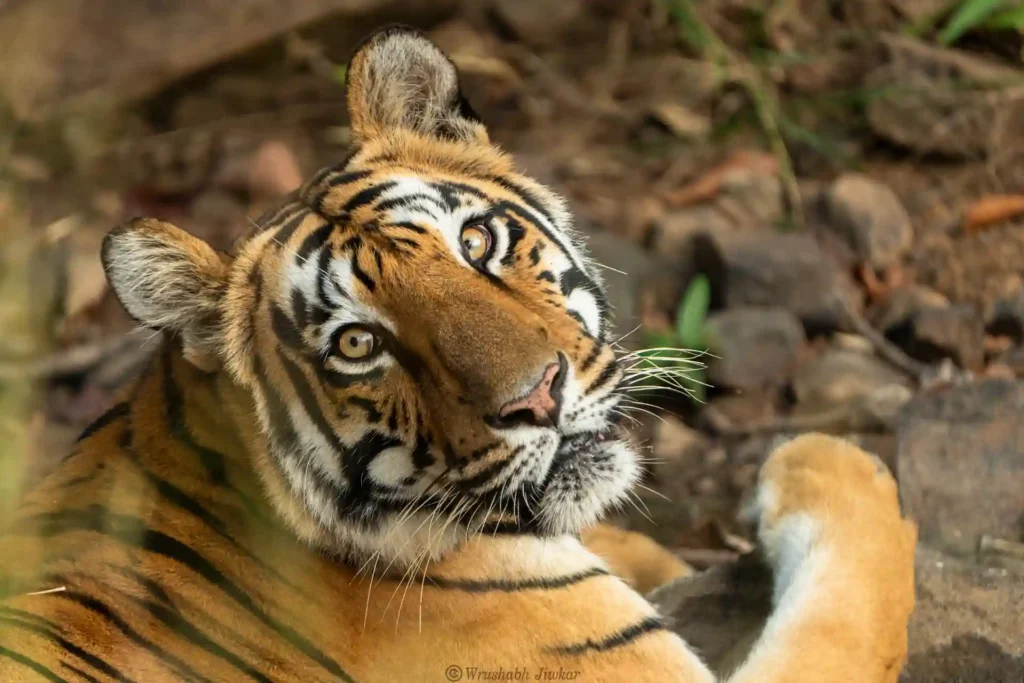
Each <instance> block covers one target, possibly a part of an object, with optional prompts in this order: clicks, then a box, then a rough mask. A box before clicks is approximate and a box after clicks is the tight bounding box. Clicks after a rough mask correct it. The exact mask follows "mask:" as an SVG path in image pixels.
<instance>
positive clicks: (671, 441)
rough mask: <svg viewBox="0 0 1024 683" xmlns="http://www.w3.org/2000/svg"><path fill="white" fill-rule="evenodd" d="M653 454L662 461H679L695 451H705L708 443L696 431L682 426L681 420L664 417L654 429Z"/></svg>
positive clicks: (668, 416)
mask: <svg viewBox="0 0 1024 683" xmlns="http://www.w3.org/2000/svg"><path fill="white" fill-rule="evenodd" d="M652 445H653V446H654V454H655V457H656V458H658V459H660V460H662V461H664V462H665V463H667V462H669V461H675V460H680V459H682V458H685V457H686V456H687V455H692V454H694V453H695V451H697V450H705V449H706V448H707V447H708V441H707V439H706V438H704V436H703V435H702V434H701V433H700V432H698V431H697V430H696V429H691V428H690V427H687V426H686V425H685V424H683V422H682V420H679V419H676V418H674V417H672V416H671V415H665V416H663V417H662V419H661V420H659V421H658V424H657V425H655V427H654V443H653V444H652Z"/></svg>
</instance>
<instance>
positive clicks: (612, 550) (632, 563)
mask: <svg viewBox="0 0 1024 683" xmlns="http://www.w3.org/2000/svg"><path fill="white" fill-rule="evenodd" d="M582 540H583V545H585V546H586V547H587V550H589V551H590V552H592V553H594V554H595V555H597V556H598V557H600V558H601V559H603V560H604V561H605V563H606V564H607V565H608V568H609V569H610V570H611V572H612V574H614V575H616V576H618V577H619V578H620V579H622V580H623V581H625V582H626V583H628V584H629V585H630V586H632V587H633V588H634V589H635V590H636V591H637V592H638V593H640V594H641V595H646V594H647V593H649V592H651V591H652V590H654V589H655V588H657V587H658V586H662V585H665V584H666V583H669V582H671V581H674V580H676V579H678V578H681V577H684V576H689V575H691V574H692V573H693V569H691V568H690V566H689V565H688V564H686V563H685V562H683V561H682V560H680V559H679V558H678V557H676V556H675V555H673V554H672V553H671V552H670V551H669V550H668V549H667V548H665V547H663V546H661V545H660V544H658V543H657V542H656V541H654V539H652V538H650V537H648V536H645V535H643V534H641V533H638V532H636V531H626V530H625V529H619V528H618V527H614V526H612V525H610V524H595V525H594V526H592V527H589V528H587V529H585V530H584V531H583V533H582Z"/></svg>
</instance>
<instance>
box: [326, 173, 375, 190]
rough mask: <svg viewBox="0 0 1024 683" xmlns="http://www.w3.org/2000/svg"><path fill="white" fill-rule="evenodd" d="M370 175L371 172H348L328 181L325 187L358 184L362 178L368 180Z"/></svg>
mask: <svg viewBox="0 0 1024 683" xmlns="http://www.w3.org/2000/svg"><path fill="white" fill-rule="evenodd" d="M371 175H373V171H367V170H363V171H349V172H348V173H343V174H341V175H339V176H335V177H333V178H331V179H330V180H328V181H327V187H341V186H342V185H351V184H352V183H355V182H358V181H360V180H362V179H364V178H369V177H370V176H371Z"/></svg>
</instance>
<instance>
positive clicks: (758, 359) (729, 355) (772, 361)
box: [706, 306, 804, 391]
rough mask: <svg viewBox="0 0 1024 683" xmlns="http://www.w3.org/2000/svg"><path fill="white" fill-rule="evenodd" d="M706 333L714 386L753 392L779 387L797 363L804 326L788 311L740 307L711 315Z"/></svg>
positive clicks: (709, 374) (775, 308) (710, 377)
mask: <svg viewBox="0 0 1024 683" xmlns="http://www.w3.org/2000/svg"><path fill="white" fill-rule="evenodd" d="M706 329H707V335H708V341H709V344H710V346H711V350H712V353H713V354H714V355H715V356H717V357H716V358H713V359H711V360H710V361H709V363H708V379H709V380H710V382H711V384H713V385H722V386H726V387H730V388H733V389H743V390H750V391H755V390H758V389H761V388H763V387H766V386H772V385H775V386H780V385H781V384H782V383H783V382H784V381H785V379H786V377H787V376H788V374H789V373H790V372H791V371H792V369H793V367H794V366H795V364H796V361H797V356H798V353H799V351H800V347H801V346H802V345H803V343H804V329H803V327H802V326H801V325H800V321H799V320H798V319H797V317H796V316H795V315H793V313H791V312H790V311H788V310H786V309H784V308H781V307H778V306H775V307H755V306H743V307H737V308H730V309H727V310H725V311H722V312H721V313H715V314H713V315H711V316H710V317H709V318H708V320H707V328H706Z"/></svg>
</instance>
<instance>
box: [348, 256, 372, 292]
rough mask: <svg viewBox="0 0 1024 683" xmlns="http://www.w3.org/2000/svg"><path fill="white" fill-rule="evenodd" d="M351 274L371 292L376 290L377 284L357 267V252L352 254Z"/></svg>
mask: <svg viewBox="0 0 1024 683" xmlns="http://www.w3.org/2000/svg"><path fill="white" fill-rule="evenodd" d="M352 274H353V275H355V276H356V279H357V280H359V281H360V282H362V283H363V285H364V286H365V287H366V288H367V289H368V290H370V291H371V292H372V291H374V290H375V289H377V283H376V282H374V281H373V279H372V278H370V276H369V274H367V272H366V271H365V270H363V269H362V267H360V265H359V252H358V251H353V252H352Z"/></svg>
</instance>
